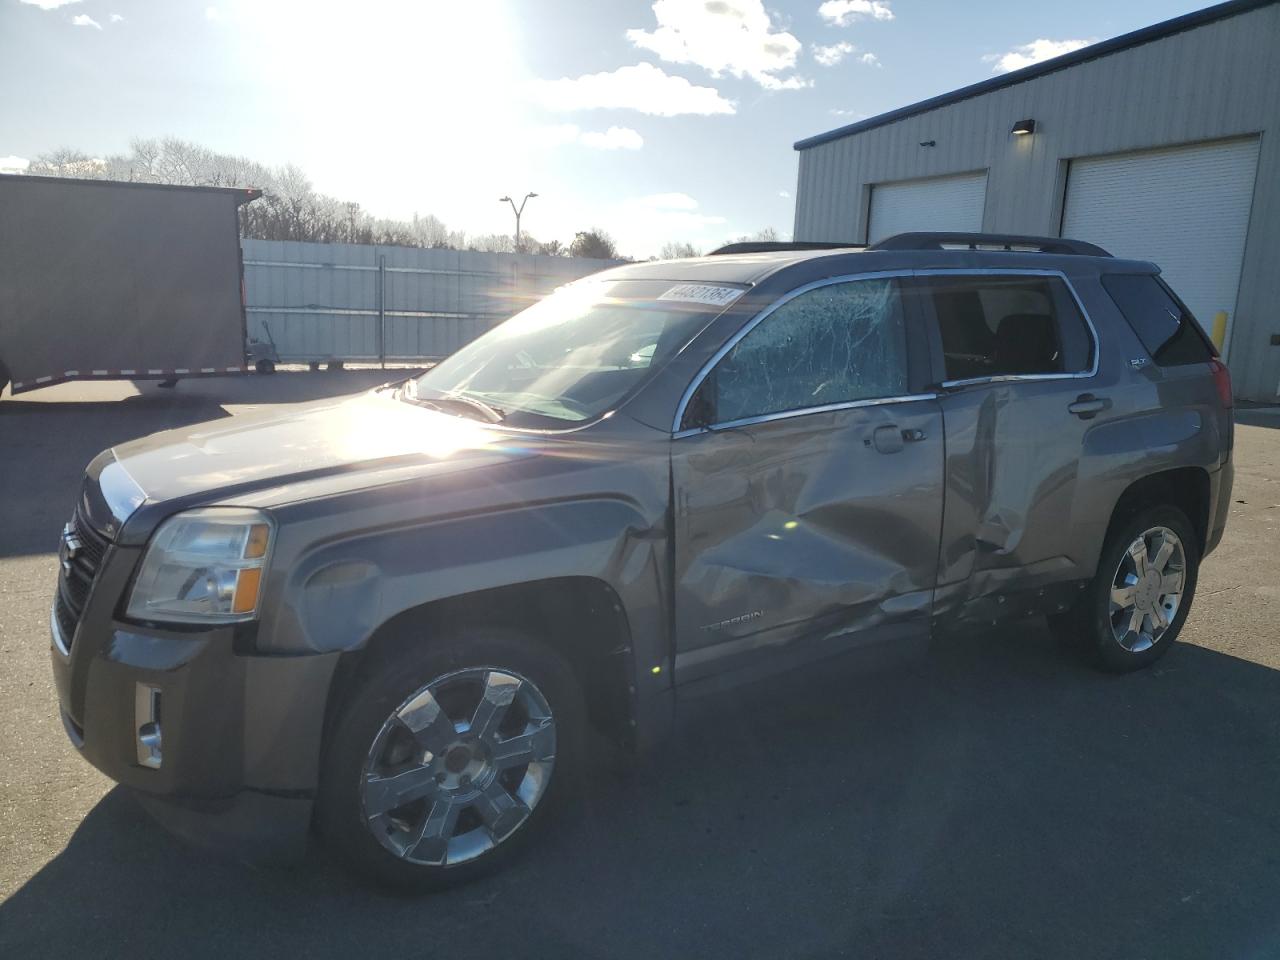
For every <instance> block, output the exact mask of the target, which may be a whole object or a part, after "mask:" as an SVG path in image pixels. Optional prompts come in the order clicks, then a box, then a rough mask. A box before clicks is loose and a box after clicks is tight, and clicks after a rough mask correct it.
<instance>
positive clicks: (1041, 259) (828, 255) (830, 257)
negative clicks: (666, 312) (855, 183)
mask: <svg viewBox="0 0 1280 960" xmlns="http://www.w3.org/2000/svg"><path fill="white" fill-rule="evenodd" d="M904 270H1052V271H1056V272H1061V273H1065V274H1082V273H1159V272H1160V268H1159V267H1157V266H1156V265H1155V264H1152V263H1148V262H1146V261H1143V260H1122V259H1118V258H1115V257H1088V256H1080V255H1076V254H1047V253H1028V252H1017V251H1014V252H1010V251H1003V250H864V249H862V248H860V247H843V248H837V249H833V250H781V251H770V252H765V253H735V254H723V255H719V256H709V257H690V258H687V259H683V260H649V261H645V262H642V263H629V264H624V265H623V266H620V267H613V268H611V269H609V270H604V271H602V272H600V273H597V274H593V275H592V279H598V280H671V281H676V282H683V283H733V284H742V285H747V286H754V285H757V284H759V283H761V282H762V281H763V280H765V279H767V278H770V277H774V276H775V275H778V274H782V273H784V272H785V273H794V274H796V275H797V278H799V277H800V276H803V278H804V282H812V281H814V280H819V279H822V278H824V277H841V276H855V275H857V274H864V273H880V272H900V271H904Z"/></svg>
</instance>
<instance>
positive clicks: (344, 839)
mask: <svg viewBox="0 0 1280 960" xmlns="http://www.w3.org/2000/svg"><path fill="white" fill-rule="evenodd" d="M344 700H345V703H344V706H343V708H342V711H341V713H340V714H339V715H338V716H337V718H336V719H335V721H334V723H333V727H332V730H333V733H332V735H331V742H330V744H329V746H328V749H327V750H326V753H325V757H324V767H323V773H322V776H321V782H320V794H319V797H318V806H317V819H318V821H319V824H320V826H321V828H322V830H323V832H324V834H325V835H326V837H327V838H328V839H329V840H330V841H331V842H332V843H333V844H334V845H335V846H336V847H337V848H338V849H339V851H340V852H341V853H342V854H343V855H344V856H345V857H346V859H347V860H348V861H349V862H351V863H352V865H353V866H355V867H356V868H358V869H360V870H362V871H363V872H365V873H366V874H369V875H370V876H372V877H373V878H374V879H375V880H377V881H379V882H381V883H384V884H386V885H388V886H392V887H397V888H400V889H405V890H430V889H437V888H440V887H445V886H452V885H454V884H457V883H463V882H466V881H467V880H470V879H472V878H474V877H477V876H480V875H482V874H484V873H487V872H489V871H491V870H493V869H495V868H497V867H498V866H500V865H501V863H502V862H503V861H505V860H506V859H507V857H508V856H509V855H511V854H512V853H513V852H514V851H515V849H517V848H518V847H520V846H522V845H523V844H524V842H525V841H526V840H527V839H529V838H530V836H531V835H536V834H537V833H538V832H540V825H541V823H542V822H543V821H546V820H548V819H549V818H551V817H552V816H553V815H554V813H555V811H556V808H558V807H559V806H560V805H561V804H563V803H564V801H565V800H566V799H567V796H568V793H569V792H571V788H572V781H573V779H574V778H575V776H576V773H577V770H578V768H579V757H580V754H581V735H582V725H583V722H584V721H583V716H584V711H583V707H582V698H581V692H580V690H579V689H578V685H577V682H576V680H575V678H574V674H573V670H572V668H571V667H570V666H569V665H568V663H566V662H565V661H564V659H563V658H561V657H560V656H559V655H558V654H556V653H555V652H554V651H552V650H549V649H547V648H546V647H545V646H544V645H543V644H542V643H540V642H539V641H538V640H537V639H536V638H534V637H531V636H526V635H525V634H523V633H519V632H516V631H512V630H507V629H503V628H497V627H494V628H477V629H475V630H471V631H466V632H465V633H463V634H461V635H459V636H457V637H456V638H441V639H439V640H438V641H435V642H433V641H431V640H427V639H423V640H420V641H417V642H416V643H414V642H412V641H410V642H407V643H406V644H403V645H401V646H400V647H399V648H398V649H394V650H384V651H382V652H381V653H380V654H378V655H377V659H376V661H374V662H372V663H371V664H370V665H369V666H368V668H367V672H366V673H365V674H364V675H363V676H362V677H361V678H360V679H359V680H358V681H357V682H356V683H355V685H354V686H353V687H352V688H351V690H350V691H349V692H348V693H347V695H346V697H345V698H344Z"/></svg>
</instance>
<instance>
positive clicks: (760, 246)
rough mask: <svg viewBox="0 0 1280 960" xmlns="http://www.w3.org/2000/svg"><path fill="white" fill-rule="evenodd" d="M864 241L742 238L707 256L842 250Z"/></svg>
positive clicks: (860, 244)
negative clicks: (837, 241) (841, 241)
mask: <svg viewBox="0 0 1280 960" xmlns="http://www.w3.org/2000/svg"><path fill="white" fill-rule="evenodd" d="M865 246H866V244H865V243H828V242H826V241H819V240H743V241H740V242H738V243H726V244H725V245H724V246H723V247H717V248H716V249H715V250H712V251H711V252H710V253H709V254H707V256H709V257H722V256H725V255H726V254H731V253H779V252H782V251H787V250H843V249H848V248H849V247H857V248H858V249H862V248H863V247H865Z"/></svg>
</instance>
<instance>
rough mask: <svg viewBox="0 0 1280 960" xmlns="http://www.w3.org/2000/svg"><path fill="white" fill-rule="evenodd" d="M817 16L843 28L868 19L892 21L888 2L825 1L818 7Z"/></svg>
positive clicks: (874, 0) (871, 0)
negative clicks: (864, 18) (856, 21)
mask: <svg viewBox="0 0 1280 960" xmlns="http://www.w3.org/2000/svg"><path fill="white" fill-rule="evenodd" d="M818 16H820V17H822V19H824V20H826V21H828V22H830V23H834V24H835V25H836V26H837V27H844V26H847V25H848V24H850V23H853V21H855V20H860V19H862V18H863V17H870V18H871V19H872V20H892V19H893V11H892V10H891V9H890V8H889V0H826V2H825V3H823V4H822V6H820V7H818Z"/></svg>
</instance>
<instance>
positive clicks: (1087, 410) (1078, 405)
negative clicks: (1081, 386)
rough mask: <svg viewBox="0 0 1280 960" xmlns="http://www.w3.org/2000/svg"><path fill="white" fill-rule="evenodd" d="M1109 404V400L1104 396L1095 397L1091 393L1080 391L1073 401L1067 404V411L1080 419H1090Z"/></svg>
mask: <svg viewBox="0 0 1280 960" xmlns="http://www.w3.org/2000/svg"><path fill="white" fill-rule="evenodd" d="M1110 406H1111V401H1110V400H1108V399H1106V398H1105V397H1095V396H1094V395H1093V394H1092V393H1082V394H1080V396H1078V397H1076V399H1075V402H1074V403H1070V404H1068V405H1067V412H1068V413H1071V414H1074V415H1075V416H1077V417H1079V418H1080V419H1081V420H1092V419H1093V418H1094V417H1096V416H1097V415H1098V414H1100V413H1101V412H1102V411H1103V410H1106V409H1108V408H1109V407H1110Z"/></svg>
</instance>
